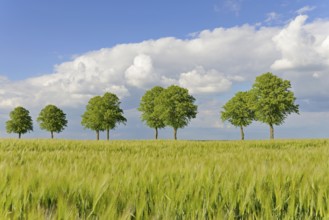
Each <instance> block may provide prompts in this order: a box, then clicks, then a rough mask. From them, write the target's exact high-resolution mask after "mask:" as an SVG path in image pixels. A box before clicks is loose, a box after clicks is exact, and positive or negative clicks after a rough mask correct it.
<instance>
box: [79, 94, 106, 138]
mask: <svg viewBox="0 0 329 220" xmlns="http://www.w3.org/2000/svg"><path fill="white" fill-rule="evenodd" d="M102 102H103V101H102V97H100V96H95V97H93V98H91V99H90V100H89V102H88V104H87V106H86V111H85V112H84V113H83V115H82V116H81V117H82V120H81V124H82V125H83V126H84V127H85V128H89V129H91V130H93V131H96V139H97V140H99V132H100V131H104V130H105V129H104V125H103V118H104V113H103V112H102Z"/></svg>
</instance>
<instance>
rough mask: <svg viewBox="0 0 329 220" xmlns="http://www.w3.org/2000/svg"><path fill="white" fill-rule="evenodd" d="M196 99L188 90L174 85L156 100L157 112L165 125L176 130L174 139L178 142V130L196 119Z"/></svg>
mask: <svg viewBox="0 0 329 220" xmlns="http://www.w3.org/2000/svg"><path fill="white" fill-rule="evenodd" d="M194 102H195V98H194V97H193V96H191V95H190V94H189V93H188V90H187V89H185V88H182V87H179V86H176V85H172V86H170V87H168V88H167V89H165V90H164V91H162V92H161V94H160V96H158V97H157V98H156V99H155V112H156V115H159V116H160V119H161V120H163V122H164V123H165V125H168V126H170V127H172V128H173V129H174V139H175V140H177V130H178V128H183V127H185V126H187V125H188V123H189V122H190V120H191V119H192V118H195V117H196V114H197V109H198V107H197V106H196V105H195V104H194Z"/></svg>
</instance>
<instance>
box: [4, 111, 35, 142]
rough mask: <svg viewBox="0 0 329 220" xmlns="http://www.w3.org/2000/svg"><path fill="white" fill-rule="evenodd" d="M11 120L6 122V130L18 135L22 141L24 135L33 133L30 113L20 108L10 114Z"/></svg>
mask: <svg viewBox="0 0 329 220" xmlns="http://www.w3.org/2000/svg"><path fill="white" fill-rule="evenodd" d="M9 116H10V120H8V121H7V122H6V130H7V132H8V133H16V134H18V138H19V139H20V138H21V136H22V134H25V133H27V132H29V131H33V122H32V118H31V116H30V112H29V111H28V110H26V109H25V108H23V107H21V106H19V107H16V108H15V109H14V110H13V111H11V112H10V115H9Z"/></svg>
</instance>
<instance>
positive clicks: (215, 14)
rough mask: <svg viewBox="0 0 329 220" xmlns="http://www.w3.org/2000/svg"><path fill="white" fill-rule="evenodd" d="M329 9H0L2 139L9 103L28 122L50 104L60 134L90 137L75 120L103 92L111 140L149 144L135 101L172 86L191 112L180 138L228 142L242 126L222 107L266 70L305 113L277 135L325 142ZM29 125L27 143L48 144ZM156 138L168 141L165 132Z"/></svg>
mask: <svg viewBox="0 0 329 220" xmlns="http://www.w3.org/2000/svg"><path fill="white" fill-rule="evenodd" d="M328 11H329V10H328V2H327V1H324V0H322V1H321V0H314V1H305V0H295V1H294V0H290V1H288V0H280V1H261V0H223V1H220V0H205V1H187V0H182V1H172V0H167V1H151V0H147V1H81V0H80V1H78V0H65V1H64V0H57V1H42V0H29V1H24V0H20V1H18V0H0V76H1V79H0V84H1V86H2V90H1V91H0V98H1V100H2V101H1V102H0V113H1V118H0V123H1V125H0V135H1V136H6V137H12V136H13V135H7V134H6V133H5V128H4V125H3V124H4V123H5V121H6V120H8V113H9V111H10V110H11V109H12V108H14V107H15V106H17V105H22V106H25V107H26V108H28V109H30V111H31V114H32V115H33V116H35V117H36V116H37V114H38V112H39V111H40V109H41V108H42V107H43V106H44V105H45V104H49V103H53V104H56V105H58V106H59V107H61V108H63V109H65V111H66V112H67V114H68V119H69V122H70V123H69V127H68V128H67V129H66V130H65V131H64V132H63V133H62V134H60V135H59V137H62V138H78V139H80V138H82V139H85V138H93V136H94V134H93V133H92V132H90V131H88V130H82V129H81V126H80V125H79V124H80V115H81V114H82V112H83V111H84V107H85V104H86V103H87V101H88V99H89V98H90V97H91V96H93V95H97V94H102V93H103V92H105V91H111V92H114V93H117V94H118V95H119V96H120V98H121V99H122V106H123V108H124V110H125V112H126V113H127V117H128V123H127V125H126V126H119V127H118V129H116V130H115V131H114V132H113V138H116V139H122V138H126V139H140V138H142V139H147V138H151V137H152V135H153V131H152V130H150V129H148V128H147V127H146V126H144V125H143V124H142V123H141V122H140V121H139V113H138V112H137V111H136V107H137V106H138V102H139V99H140V97H141V95H142V94H143V93H144V92H145V91H146V90H147V89H149V88H151V87H152V86H154V85H162V86H167V85H170V84H171V83H174V84H179V85H181V86H184V87H187V88H189V90H190V91H191V92H192V94H193V95H194V96H195V97H196V98H197V104H199V115H198V118H197V119H195V120H194V121H192V122H191V126H189V127H187V128H185V129H184V130H182V131H181V132H180V131H179V137H181V138H184V139H195V138H196V137H198V138H196V139H236V138H238V137H239V133H238V129H235V128H234V127H230V126H229V125H228V124H226V123H225V124H223V123H222V122H220V120H219V111H220V108H221V106H222V105H223V104H224V103H225V102H226V101H227V100H228V99H229V98H230V97H232V96H233V95H234V93H235V92H236V91H239V90H246V89H249V88H250V87H251V85H252V82H253V80H254V78H255V77H256V76H257V75H259V74H261V73H263V72H265V71H271V72H273V73H275V74H277V75H279V76H280V77H283V78H285V79H289V80H291V81H292V85H293V90H294V91H295V94H296V96H297V98H298V100H297V101H298V103H299V104H300V108H301V114H300V115H292V116H290V117H289V118H288V119H287V121H286V123H285V124H284V125H283V126H281V127H279V128H277V129H276V134H277V137H279V138H288V137H291V138H302V137H307V138H308V137H327V135H326V134H327V131H328V129H329V126H327V125H326V124H325V123H323V121H325V119H328V117H329V111H328V107H329V103H328V101H327V100H329V99H328V98H329V91H328V89H327V87H328V86H327V83H326V80H328V79H329V76H328V75H329V74H328V71H329V68H328V65H329V62H328V60H329V54H328V52H327V51H328V50H329V38H327V37H328V34H329V31H328V29H326V27H329V16H328ZM294 44H296V46H293V45H294ZM102 48H103V49H102ZM216 50H217V51H216ZM250 56H251V57H252V58H253V59H252V58H251V57H250ZM213 82H214V83H213ZM212 83H213V84H212ZM305 88H307V89H305ZM60 91H62V92H63V94H62V95H59V94H58V93H59V92H60ZM27 100H28V101H27ZM129 121H130V122H129ZM302 122H304V123H302ZM34 127H35V132H33V133H31V134H28V135H27V137H47V135H48V134H45V132H43V131H40V130H39V129H38V125H37V123H36V122H35V124H34ZM310 131H311V132H310ZM162 133H163V134H162V138H170V137H171V130H170V129H165V130H164V131H162ZM248 134H249V135H248ZM160 137H161V133H160ZM267 137H268V128H267V126H266V125H263V124H259V123H254V124H253V125H252V126H250V127H248V128H247V129H246V138H247V139H248V138H249V139H264V138H267Z"/></svg>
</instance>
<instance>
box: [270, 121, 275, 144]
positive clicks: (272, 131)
mask: <svg viewBox="0 0 329 220" xmlns="http://www.w3.org/2000/svg"><path fill="white" fill-rule="evenodd" d="M270 139H271V140H272V139H274V128H273V125H272V124H270Z"/></svg>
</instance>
